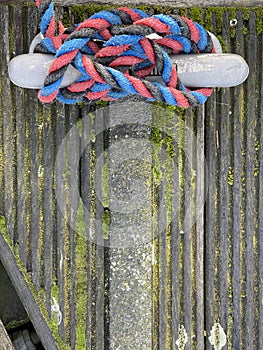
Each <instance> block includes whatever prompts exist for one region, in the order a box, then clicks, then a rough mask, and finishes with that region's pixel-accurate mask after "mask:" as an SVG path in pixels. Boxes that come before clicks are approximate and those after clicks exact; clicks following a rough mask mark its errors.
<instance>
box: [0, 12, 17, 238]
mask: <svg viewBox="0 0 263 350" xmlns="http://www.w3.org/2000/svg"><path fill="white" fill-rule="evenodd" d="M9 20H10V14H9V8H8V7H7V6H1V7H0V31H1V34H0V45H1V47H2V50H1V77H0V79H1V116H2V128H3V129H2V134H3V156H4V159H3V181H4V186H5V190H4V198H3V199H4V212H5V217H6V225H7V231H8V233H9V235H10V237H11V239H12V240H14V239H15V232H14V226H15V214H16V210H15V209H16V208H15V204H14V196H13V192H14V174H13V165H14V163H13V162H14V142H13V138H12V137H10V135H12V130H13V117H12V110H13V107H12V97H11V87H10V80H9V78H8V62H9V59H10V42H9V36H10V28H9Z"/></svg>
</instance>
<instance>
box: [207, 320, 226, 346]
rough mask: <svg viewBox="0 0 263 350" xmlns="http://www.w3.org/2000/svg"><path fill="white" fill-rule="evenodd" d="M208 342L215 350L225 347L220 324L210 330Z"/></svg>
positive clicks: (224, 337)
mask: <svg viewBox="0 0 263 350" xmlns="http://www.w3.org/2000/svg"><path fill="white" fill-rule="evenodd" d="M210 333H211V336H210V337H209V341H210V344H211V345H214V348H215V350H221V349H222V348H223V347H224V346H225V345H226V334H225V332H224V329H223V328H222V326H221V325H220V323H215V324H214V325H213V327H212V329H211V332H210Z"/></svg>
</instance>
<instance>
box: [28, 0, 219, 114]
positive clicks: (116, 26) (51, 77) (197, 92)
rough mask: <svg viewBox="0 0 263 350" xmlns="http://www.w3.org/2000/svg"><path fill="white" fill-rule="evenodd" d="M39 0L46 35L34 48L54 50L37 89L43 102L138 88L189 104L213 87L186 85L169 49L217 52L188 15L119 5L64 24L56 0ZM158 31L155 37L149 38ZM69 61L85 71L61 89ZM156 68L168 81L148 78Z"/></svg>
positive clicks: (104, 96)
mask: <svg viewBox="0 0 263 350" xmlns="http://www.w3.org/2000/svg"><path fill="white" fill-rule="evenodd" d="M36 5H37V7H38V10H39V16H40V18H41V21H40V31H41V33H42V34H43V36H44V39H43V40H42V41H41V43H40V44H39V45H38V46H37V47H36V48H35V52H44V53H52V54H54V55H55V59H54V61H53V62H52V64H51V66H50V68H49V72H48V76H47V77H46V79H45V81H44V85H43V87H42V88H41V90H40V91H39V94H38V97H39V99H40V101H42V102H43V103H50V102H52V101H53V100H54V99H55V98H57V99H58V100H60V101H61V102H63V103H67V104H74V103H77V102H80V101H92V100H98V99H100V100H106V101H111V100H115V99H117V98H121V97H125V96H128V95H131V94H135V95H140V96H143V97H144V98H146V99H147V100H149V101H158V102H166V103H168V104H170V105H174V106H181V107H190V106H196V105H198V104H201V103H204V102H205V101H206V100H207V98H208V96H210V95H211V93H212V89H211V88H199V89H194V90H191V89H189V88H187V87H185V86H184V85H183V84H182V83H181V82H180V80H179V79H178V76H177V72H176V68H175V66H174V65H173V64H172V62H171V60H170V58H169V54H173V55H176V54H182V53H184V54H188V53H213V52H215V49H214V47H213V43H212V40H211V38H210V35H209V34H208V32H207V31H206V30H205V29H204V28H203V27H202V26H201V25H199V24H197V23H195V22H193V21H191V20H190V19H188V18H185V17H180V16H178V15H169V16H168V15H162V14H160V15H154V16H151V17H149V16H148V15H147V14H146V13H145V12H143V11H141V10H138V9H130V8H125V7H120V8H118V9H114V10H110V11H101V12H98V13H96V14H94V15H93V16H91V17H90V18H88V19H86V20H85V21H84V22H82V23H80V24H78V25H76V26H75V27H72V28H68V29H65V28H64V26H63V24H62V23H61V22H60V21H57V20H56V18H55V12H54V4H53V2H52V0H36ZM154 33H157V34H158V36H157V38H156V39H155V38H151V35H152V34H154ZM149 36H150V37H149ZM87 55H93V56H94V59H93V60H91V59H90V58H88V56H87ZM70 64H72V65H73V66H74V68H76V69H77V70H78V71H79V72H80V74H81V76H80V78H79V79H78V81H77V82H75V83H73V84H71V85H70V86H68V87H66V88H61V89H60V85H61V82H62V79H63V76H64V74H65V72H66V70H67V68H68V66H69V65H70ZM154 69H155V70H156V71H157V73H158V74H159V75H161V76H162V79H163V81H164V83H165V85H163V84H161V83H157V82H154V83H151V82H149V81H147V80H145V79H144V78H145V77H146V76H147V75H149V74H150V73H151V72H152V71H153V70H154Z"/></svg>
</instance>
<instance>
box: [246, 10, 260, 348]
mask: <svg viewBox="0 0 263 350" xmlns="http://www.w3.org/2000/svg"><path fill="white" fill-rule="evenodd" d="M249 36H250V44H249V50H248V64H249V66H250V79H248V81H247V90H246V98H247V103H246V105H245V111H246V115H247V120H246V124H245V127H246V131H245V141H246V148H245V152H246V155H245V179H246V180H245V191H246V193H245V196H246V202H245V224H244V226H245V227H244V229H245V236H246V268H245V276H246V277H245V280H246V289H245V290H246V307H245V315H246V337H245V344H246V347H247V348H250V349H252V348H253V346H254V345H255V332H257V331H256V330H255V328H254V327H255V305H254V301H255V297H256V295H255V289H254V286H255V284H254V281H255V261H254V254H255V251H254V240H255V234H256V231H255V223H256V221H255V210H254V206H255V192H254V191H255V190H254V188H255V126H256V118H257V117H256V104H255V101H256V100H257V97H258V94H257V93H256V84H257V83H256V81H257V74H256V72H257V61H256V60H255V57H257V50H258V48H257V39H256V38H257V36H256V16H255V12H254V11H251V12H250V18H249ZM251 330H254V331H251Z"/></svg>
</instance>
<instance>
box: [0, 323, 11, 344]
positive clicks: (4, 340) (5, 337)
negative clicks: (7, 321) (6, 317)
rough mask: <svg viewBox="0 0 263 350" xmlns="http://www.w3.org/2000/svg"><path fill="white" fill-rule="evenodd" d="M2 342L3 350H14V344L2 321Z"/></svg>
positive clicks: (0, 329) (0, 334) (0, 328)
mask: <svg viewBox="0 0 263 350" xmlns="http://www.w3.org/2000/svg"><path fill="white" fill-rule="evenodd" d="M0 342H1V347H2V349H3V350H14V347H13V345H12V342H11V340H10V338H9V336H8V334H7V331H6V329H5V327H4V325H3V323H2V321H1V320H0Z"/></svg>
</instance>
